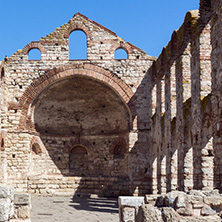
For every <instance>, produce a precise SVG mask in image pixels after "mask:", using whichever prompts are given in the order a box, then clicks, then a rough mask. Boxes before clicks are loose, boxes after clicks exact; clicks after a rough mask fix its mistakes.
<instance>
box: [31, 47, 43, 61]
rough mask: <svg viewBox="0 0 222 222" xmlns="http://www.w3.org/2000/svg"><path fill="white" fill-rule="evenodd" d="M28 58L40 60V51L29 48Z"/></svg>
mask: <svg viewBox="0 0 222 222" xmlns="http://www.w3.org/2000/svg"><path fill="white" fill-rule="evenodd" d="M28 59H29V60H41V52H40V50H39V49H31V50H30V51H29V54H28Z"/></svg>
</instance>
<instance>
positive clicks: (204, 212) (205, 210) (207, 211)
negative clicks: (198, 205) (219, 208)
mask: <svg viewBox="0 0 222 222" xmlns="http://www.w3.org/2000/svg"><path fill="white" fill-rule="evenodd" d="M216 213H217V212H216V211H215V210H213V209H212V208H211V207H210V206H204V207H203V208H202V209H201V215H203V216H209V215H213V214H216Z"/></svg>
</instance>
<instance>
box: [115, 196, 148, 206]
mask: <svg viewBox="0 0 222 222" xmlns="http://www.w3.org/2000/svg"><path fill="white" fill-rule="evenodd" d="M118 203H119V206H120V207H121V206H130V207H139V206H141V205H142V204H144V197H131V196H120V197H119V198H118Z"/></svg>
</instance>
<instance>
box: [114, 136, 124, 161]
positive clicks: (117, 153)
mask: <svg viewBox="0 0 222 222" xmlns="http://www.w3.org/2000/svg"><path fill="white" fill-rule="evenodd" d="M125 153H126V144H125V141H124V139H122V140H121V141H119V142H118V143H117V144H116V145H115V147H114V149H113V155H114V158H117V159H118V158H119V159H122V158H124V154H125Z"/></svg>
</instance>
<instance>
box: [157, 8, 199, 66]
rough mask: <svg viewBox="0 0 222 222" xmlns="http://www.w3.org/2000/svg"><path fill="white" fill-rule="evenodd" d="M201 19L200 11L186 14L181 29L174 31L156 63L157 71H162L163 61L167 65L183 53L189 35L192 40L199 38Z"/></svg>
mask: <svg viewBox="0 0 222 222" xmlns="http://www.w3.org/2000/svg"><path fill="white" fill-rule="evenodd" d="M199 18H200V15H199V10H191V11H188V12H187V13H186V15H185V18H184V22H183V24H182V25H181V26H180V28H179V29H177V30H174V31H173V33H172V35H171V39H170V41H169V42H168V44H167V46H165V47H163V49H162V51H161V53H160V55H159V56H158V58H157V60H156V61H155V66H156V69H157V70H160V69H161V67H163V64H162V63H163V61H164V63H165V64H167V63H168V62H170V60H172V59H174V58H175V57H177V56H178V55H180V54H181V53H182V52H183V49H184V47H186V45H185V44H186V41H187V40H186V38H187V35H192V38H194V37H195V36H197V34H198V31H199V30H198V23H199ZM189 38H191V36H189ZM189 41H190V40H189Z"/></svg>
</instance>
